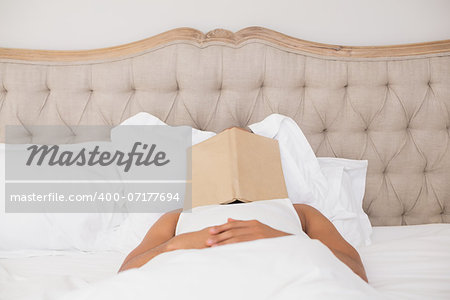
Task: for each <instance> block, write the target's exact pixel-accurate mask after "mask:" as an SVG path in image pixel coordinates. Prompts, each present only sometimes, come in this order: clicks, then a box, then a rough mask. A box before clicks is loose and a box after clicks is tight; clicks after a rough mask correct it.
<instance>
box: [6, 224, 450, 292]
mask: <svg viewBox="0 0 450 300" xmlns="http://www.w3.org/2000/svg"><path fill="white" fill-rule="evenodd" d="M372 240H373V242H372V244H371V245H370V246H364V247H360V248H359V249H358V251H359V253H360V255H361V258H362V260H363V262H364V266H365V267H366V271H367V275H368V278H369V282H370V285H372V286H373V287H374V288H375V289H377V290H378V291H380V292H382V293H383V295H386V297H387V298H388V297H392V298H397V299H450V251H449V249H450V224H429V225H415V226H401V227H400V226H398V227H374V230H373V236H372ZM23 254H24V255H26V253H23ZM124 258H125V254H123V253H119V252H92V253H84V252H72V251H61V252H51V253H37V252H33V253H30V254H29V255H28V257H23V255H22V257H19V256H17V257H12V258H2V259H0V299H1V300H9V299H14V300H16V299H53V298H57V296H59V295H63V294H65V293H67V292H68V291H71V290H74V289H78V288H82V287H85V286H89V285H90V284H92V283H94V282H97V281H101V280H104V279H107V278H110V277H112V276H115V274H116V272H117V270H118V268H119V267H120V265H121V263H122V261H123V259H124Z"/></svg>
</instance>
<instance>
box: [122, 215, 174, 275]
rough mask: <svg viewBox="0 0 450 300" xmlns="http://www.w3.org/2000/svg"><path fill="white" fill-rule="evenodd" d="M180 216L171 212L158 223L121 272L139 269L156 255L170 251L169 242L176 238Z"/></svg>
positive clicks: (123, 264) (126, 261)
mask: <svg viewBox="0 0 450 300" xmlns="http://www.w3.org/2000/svg"><path fill="white" fill-rule="evenodd" d="M179 216H180V213H179V212H170V213H167V214H165V215H163V216H162V217H161V218H160V219H159V220H158V221H156V223H155V224H154V225H153V226H152V227H151V228H150V229H149V231H148V232H147V234H146V235H145V237H144V239H143V240H142V242H141V243H140V244H139V245H138V246H137V247H136V249H134V250H133V251H131V253H130V254H128V256H127V257H126V258H125V261H124V262H123V263H122V266H121V267H120V269H119V272H121V271H125V270H127V269H131V268H139V267H141V266H142V265H144V264H145V263H147V262H148V261H149V260H151V259H152V258H153V257H155V256H156V255H158V254H161V253H164V252H166V251H168V250H169V249H168V247H167V246H168V241H169V240H170V239H171V238H173V237H174V236H175V228H176V226H177V222H178V217H179Z"/></svg>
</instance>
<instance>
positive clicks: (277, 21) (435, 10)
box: [0, 0, 450, 49]
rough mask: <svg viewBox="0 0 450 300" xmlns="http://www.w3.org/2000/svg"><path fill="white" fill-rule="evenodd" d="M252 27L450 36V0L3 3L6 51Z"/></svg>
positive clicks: (340, 37)
mask: <svg viewBox="0 0 450 300" xmlns="http://www.w3.org/2000/svg"><path fill="white" fill-rule="evenodd" d="M253 25H258V26H264V27H268V28H271V29H274V30H277V31H280V32H283V33H286V34H288V35H292V36H295V37H298V38H301V39H305V40H310V41H317V42H323V43H331V44H341V45H388V44H401V43H412V42H425V41H432V40H442V39H450V0H340V1H339V0H309V1H308V0H255V1H253V0H221V1H216V0H158V1H156V0H147V1H145V0H0V47H10V48H11V47H13V48H35V49H90V48H99V47H107V46H114V45H118V44H123V43H127V42H132V41H136V40H139V39H143V38H146V37H149V36H152V35H154V34H157V33H161V32H163V31H166V30H169V29H172V28H175V27H182V26H187V27H194V28H196V29H199V30H201V31H203V32H207V31H209V30H211V29H215V28H226V29H229V30H232V31H237V30H239V29H241V28H244V27H247V26H253Z"/></svg>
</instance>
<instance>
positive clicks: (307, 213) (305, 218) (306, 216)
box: [294, 204, 326, 233]
mask: <svg viewBox="0 0 450 300" xmlns="http://www.w3.org/2000/svg"><path fill="white" fill-rule="evenodd" d="M294 208H295V211H296V212H297V214H298V217H299V218H300V220H301V223H302V229H303V231H304V232H305V233H307V232H308V229H309V228H310V227H311V225H312V224H313V223H317V222H318V221H319V222H320V221H321V220H323V219H326V218H325V217H324V216H323V215H322V214H321V213H320V212H319V211H318V210H317V209H315V208H314V207H312V206H310V205H307V204H294Z"/></svg>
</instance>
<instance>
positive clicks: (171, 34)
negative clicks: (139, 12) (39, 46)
mask: <svg viewBox="0 0 450 300" xmlns="http://www.w3.org/2000/svg"><path fill="white" fill-rule="evenodd" d="M253 39H257V40H263V41H267V42H270V43H273V44H276V45H279V46H282V47H287V48H290V49H293V50H298V51H304V52H308V53H312V54H318V55H326V56H336V57H355V58H375V57H399V56H413V55H423V54H433V53H443V52H450V40H442V41H436V42H428V43H417V44H404V45H393V46H358V47H352V46H340V45H328V44H321V43H315V42H309V41H304V40H301V39H297V38H294V37H291V36H288V35H285V34H282V33H280V32H276V31H273V30H270V29H266V28H262V27H247V28H244V29H242V30H239V31H238V32H236V33H233V32H231V31H228V30H225V29H215V30H212V31H210V32H208V33H206V34H204V33H202V32H200V31H198V30H196V29H192V28H176V29H173V30H169V31H166V32H164V33H161V34H158V35H155V36H153V37H150V38H147V39H144V40H140V41H137V42H133V43H129V44H125V45H120V46H115V47H108V48H101V49H94V50H75V51H72V50H28V49H12V48H0V59H14V60H26V61H86V60H96V59H110V58H118V57H123V56H127V55H132V54H135V53H140V52H142V51H145V50H148V49H152V48H154V47H157V46H161V45H164V44H168V43H171V42H175V41H191V42H194V43H197V44H199V45H200V46H203V45H206V44H208V43H211V42H223V43H227V44H232V45H239V44H241V43H243V42H245V41H247V40H253Z"/></svg>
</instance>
